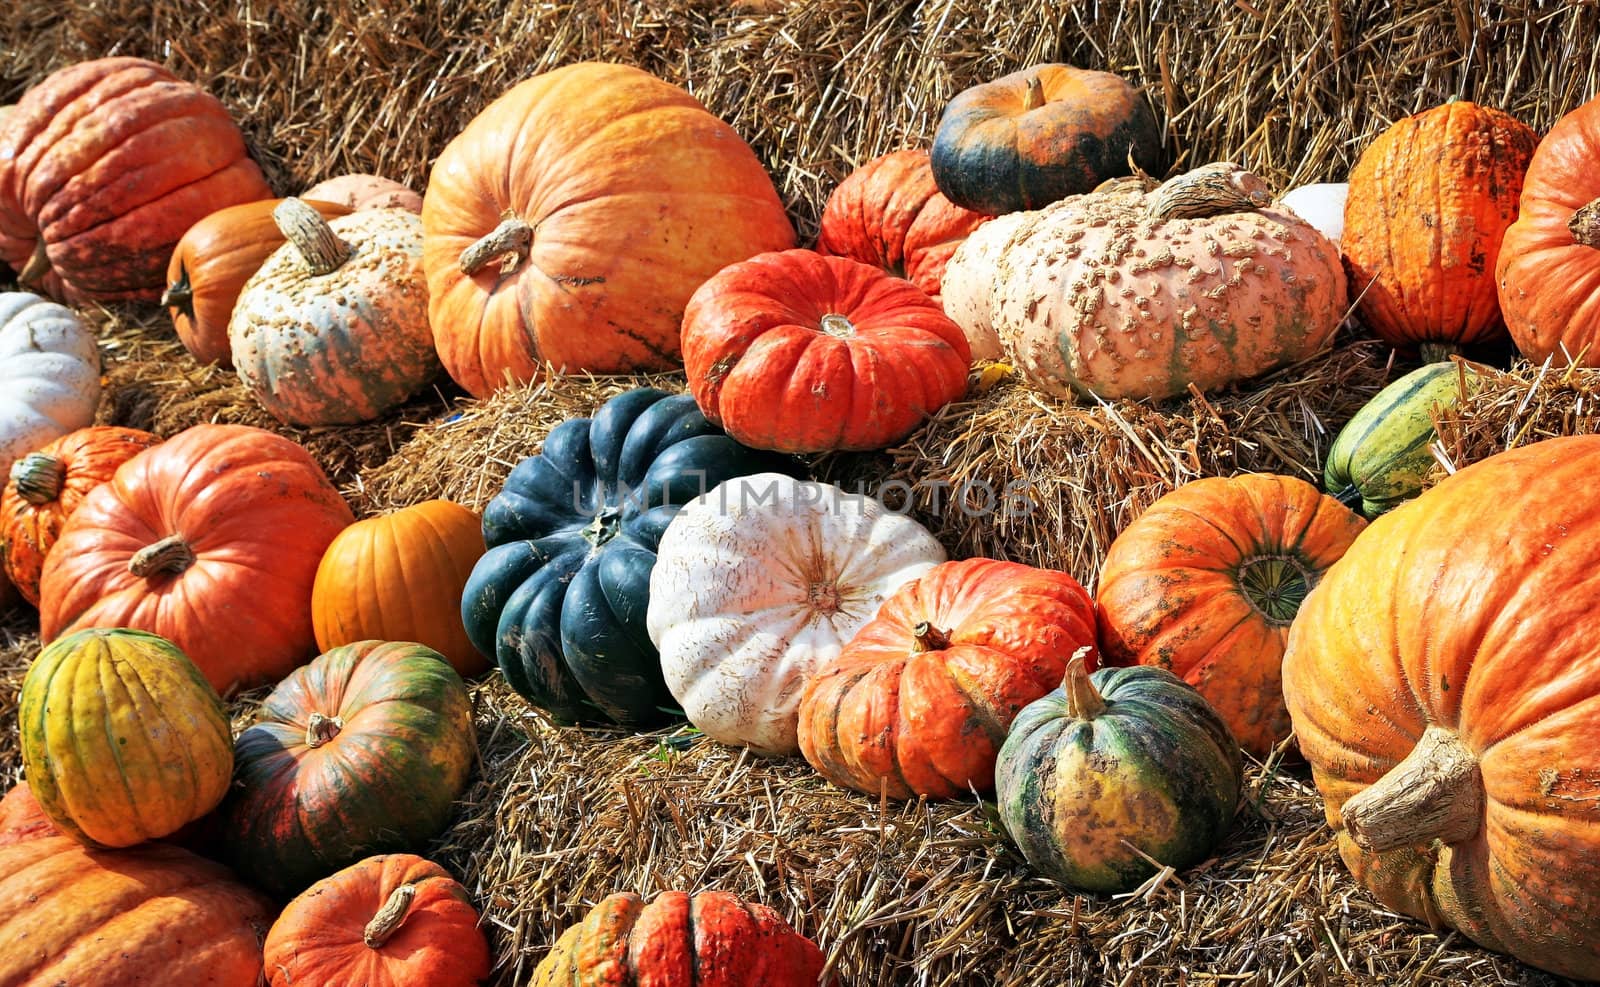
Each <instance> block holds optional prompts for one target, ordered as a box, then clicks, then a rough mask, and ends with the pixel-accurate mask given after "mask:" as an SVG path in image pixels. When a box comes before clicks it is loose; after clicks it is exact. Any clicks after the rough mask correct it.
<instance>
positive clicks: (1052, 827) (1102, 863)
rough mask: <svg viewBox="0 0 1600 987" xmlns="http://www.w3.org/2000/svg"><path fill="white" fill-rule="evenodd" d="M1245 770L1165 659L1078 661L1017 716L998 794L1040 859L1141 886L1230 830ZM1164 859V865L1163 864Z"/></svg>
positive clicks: (1198, 857)
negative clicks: (1156, 662)
mask: <svg viewBox="0 0 1600 987" xmlns="http://www.w3.org/2000/svg"><path fill="white" fill-rule="evenodd" d="M1243 780H1244V767H1243V764H1242V762H1241V758H1240V756H1239V745H1238V744H1236V743H1235V742H1234V739H1233V737H1232V735H1231V734H1229V732H1228V727H1227V724H1225V723H1223V722H1222V719H1221V718H1220V717H1219V716H1218V715H1217V713H1216V711H1215V710H1213V709H1212V708H1211V706H1210V705H1209V704H1208V703H1207V702H1206V701H1205V699H1203V698H1202V697H1201V696H1200V694H1199V693H1198V692H1196V691H1195V690H1194V689H1193V688H1191V687H1190V686H1188V685H1186V684H1185V683H1183V682H1182V681H1180V680H1179V679H1178V678H1177V677H1175V676H1174V675H1173V674H1172V673H1171V672H1168V671H1166V670H1164V669H1160V668H1149V667H1144V666H1140V667H1136V668H1103V669H1101V670H1100V671H1098V672H1095V673H1094V674H1093V675H1090V674H1089V671H1088V668H1087V666H1086V664H1085V662H1084V656H1083V655H1082V654H1078V655H1075V656H1073V658H1072V659H1071V660H1070V661H1069V662H1068V663H1067V673H1066V677H1065V679H1064V680H1063V681H1062V684H1061V688H1059V689H1057V690H1056V691H1054V692H1052V693H1050V694H1049V695H1048V696H1045V697H1044V698H1043V699H1040V700H1039V701H1038V702H1036V703H1034V704H1032V705H1031V706H1028V707H1027V708H1026V709H1024V710H1023V711H1022V712H1021V713H1019V714H1018V715H1017V718H1016V720H1015V721H1014V722H1013V723H1012V725H1011V733H1010V735H1009V736H1008V737H1007V738H1006V742H1005V746H1004V747H1002V748H1001V749H1000V758H999V762H998V765H997V766H996V768H995V802H996V803H997V804H998V806H999V809H1000V819H1001V822H1002V823H1004V825H1005V828H1006V832H1008V833H1009V834H1011V839H1012V840H1013V841H1014V842H1015V843H1016V844H1017V846H1018V847H1019V848H1020V849H1021V850H1022V854H1023V856H1024V857H1026V858H1027V859H1028V863H1030V864H1032V865H1033V866H1034V867H1035V868H1036V869H1038V870H1039V871H1041V872H1043V873H1044V874H1046V875H1047V876H1049V877H1052V878H1054V879H1055V880H1057V881H1060V882H1061V883H1063V884H1065V885H1067V886H1068V887H1069V888H1073V889H1075V890H1082V891H1094V892H1099V893H1102V894H1114V893H1117V892H1123V891H1130V890H1132V889H1134V888H1136V887H1138V886H1139V884H1140V883H1141V882H1143V881H1144V880H1146V879H1147V878H1149V877H1150V876H1151V875H1153V874H1154V873H1155V872H1156V867H1157V865H1164V866H1168V867H1172V868H1174V869H1175V870H1179V871H1182V870H1186V869H1188V868H1189V867H1192V866H1194V865H1195V864H1198V863H1200V862H1201V861H1202V860H1205V859H1206V858H1207V857H1209V856H1210V855H1211V853H1212V851H1213V850H1215V849H1216V847H1217V844H1219V843H1221V842H1222V838H1223V837H1224V836H1226V835H1227V833H1228V829H1229V827H1230V826H1231V824H1232V822H1233V814H1234V810H1235V808H1236V807H1237V805H1238V801H1239V789H1240V786H1241V785H1242V783H1243ZM1152 860H1154V861H1155V864H1152V863H1151V861H1152Z"/></svg>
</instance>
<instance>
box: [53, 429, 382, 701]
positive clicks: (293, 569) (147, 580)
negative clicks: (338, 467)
mask: <svg viewBox="0 0 1600 987" xmlns="http://www.w3.org/2000/svg"><path fill="white" fill-rule="evenodd" d="M354 520H355V518H354V517H353V516H352V515H351V513H350V507H349V505H347V504H346V503H345V502H344V500H343V498H341V497H340V496H339V492H338V491H337V490H335V489H334V487H333V484H332V483H330V482H329V481H328V478H327V476H326V475H324V474H323V472H322V468H321V467H320V466H318V465H317V464H316V462H315V461H314V460H313V459H312V458H311V455H310V454H309V453H307V452H306V451H305V450H304V449H302V448H301V447H300V446H299V445H297V444H295V443H294V442H292V441H290V440H289V439H286V438H283V437H282V436H279V435H275V434H273V433H271V432H268V431H265V430H263V429H259V428H252V427H250V426H248V425H195V426H193V427H191V428H188V429H185V430H184V431H182V432H179V433H178V434H177V435H175V436H173V437H172V438H170V439H168V440H166V441H165V442H163V443H161V444H160V445H158V446H156V447H154V448H152V449H147V450H145V451H144V452H142V453H140V454H139V455H137V456H135V457H133V458H132V459H130V460H128V461H127V462H125V463H123V464H122V465H121V466H120V467H118V468H117V472H116V473H115V474H114V475H113V476H112V478H111V479H110V480H108V481H107V482H105V483H103V484H101V485H100V486H99V487H97V488H96V489H95V490H93V491H92V492H91V493H90V494H89V496H88V497H86V498H84V501H83V504H82V505H81V506H80V507H79V508H78V510H77V511H76V512H75V513H74V514H73V515H72V517H70V518H68V519H67V523H66V525H65V526H64V527H62V529H61V537H60V538H59V539H57V541H56V547H55V548H54V549H53V550H52V551H51V552H50V555H49V556H48V557H47V558H46V559H45V563H44V572H43V575H42V576H41V578H40V581H39V633H40V636H41V637H42V638H43V639H44V640H46V641H50V640H54V639H55V638H57V637H59V636H61V635H63V634H67V633H70V632H71V631H74V630H78V629H80V628H84V627H133V628H138V629H140V630H147V631H150V632H151V633H153V634H159V635H160V636H161V637H164V638H166V639H167V640H169V641H171V642H173V643H174V644H175V645H177V646H178V648H179V649H180V650H182V651H183V653H184V654H186V655H188V656H189V658H190V659H191V660H193V661H194V663H195V664H196V665H198V666H199V667H200V670H201V672H203V673H205V676H206V680H207V681H209V682H210V683H211V685H212V686H213V687H214V688H215V689H216V690H217V691H218V692H219V693H221V694H222V695H224V696H227V695H229V694H230V693H231V692H233V691H234V690H235V689H237V688H248V687H250V686H253V685H258V684H260V683H262V682H270V681H276V680H277V679H279V678H281V677H282V676H284V675H286V674H288V672H289V671H290V670H291V669H293V668H295V667H296V666H298V665H300V664H301V663H303V662H305V661H306V660H307V659H308V658H310V657H311V656H312V655H314V654H315V653H316V651H315V648H316V638H315V636H314V635H313V633H312V626H311V588H312V583H313V580H314V579H315V577H316V573H317V565H318V564H319V563H320V562H321V561H322V555H323V552H324V550H326V549H327V547H328V543H329V542H331V541H333V537H334V536H335V535H337V534H338V533H339V532H340V531H342V530H343V529H344V528H345V527H346V526H347V525H349V524H350V523H351V522H352V521H354ZM135 570H138V571H137V572H136V571H135Z"/></svg>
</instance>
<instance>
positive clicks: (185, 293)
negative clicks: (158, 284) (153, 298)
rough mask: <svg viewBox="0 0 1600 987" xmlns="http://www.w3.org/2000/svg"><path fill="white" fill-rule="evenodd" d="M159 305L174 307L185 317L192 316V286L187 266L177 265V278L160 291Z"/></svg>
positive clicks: (190, 317) (189, 317)
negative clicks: (164, 289)
mask: <svg viewBox="0 0 1600 987" xmlns="http://www.w3.org/2000/svg"><path fill="white" fill-rule="evenodd" d="M161 307H162V308H175V309H177V310H178V314H179V315H182V316H183V317H184V318H186V319H192V318H194V287H193V286H192V285H190V284H189V268H188V267H187V266H185V265H182V264H179V265H178V280H176V281H174V282H172V283H171V284H169V285H167V290H166V291H163V292H162V293H161Z"/></svg>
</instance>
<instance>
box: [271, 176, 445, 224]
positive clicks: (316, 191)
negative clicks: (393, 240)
mask: <svg viewBox="0 0 1600 987" xmlns="http://www.w3.org/2000/svg"><path fill="white" fill-rule="evenodd" d="M300 198H302V199H315V200H318V201H321V202H332V203H335V204H337V205H340V206H343V207H344V208H345V209H346V210H348V211H351V212H359V211H360V210H363V209H404V210H405V211H406V212H414V213H418V214H420V213H421V212H422V196H420V195H418V194H417V193H415V192H413V191H412V190H411V188H410V187H409V186H406V185H402V184H400V183H399V182H397V181H395V180H393V179H391V178H384V177H383V176H381V175H364V174H360V173H356V174H350V175H335V176H334V177H332V178H328V179H324V180H323V181H320V182H318V183H317V184H315V185H313V186H311V187H310V188H308V189H306V190H305V191H304V192H301V193H300Z"/></svg>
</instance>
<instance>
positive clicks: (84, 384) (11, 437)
mask: <svg viewBox="0 0 1600 987" xmlns="http://www.w3.org/2000/svg"><path fill="white" fill-rule="evenodd" d="M99 404H100V349H99V346H98V345H97V344H96V342H95V338H94V334H93V333H91V332H90V331H89V328H88V327H87V326H85V325H84V324H83V320H82V319H80V318H78V316H77V314H76V313H74V312H73V311H72V310H71V309H69V308H66V307H64V306H61V305H57V304H56V303H55V302H51V301H46V300H45V299H43V298H40V297H39V296H38V295H33V294H29V293H28V292H26V291H7V292H0V471H4V475H6V476H10V475H11V474H10V471H11V464H12V462H13V461H15V460H16V458H17V457H18V456H21V455H24V454H25V453H29V452H32V451H33V450H35V449H38V448H40V447H42V446H44V445H46V444H47V443H49V442H50V441H51V440H53V439H57V438H60V437H61V436H63V435H66V434H67V433H68V432H71V431H73V430H74V429H79V428H83V427H84V426H85V425H88V424H89V423H90V422H92V421H94V412H95V408H96V407H98V406H99Z"/></svg>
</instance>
